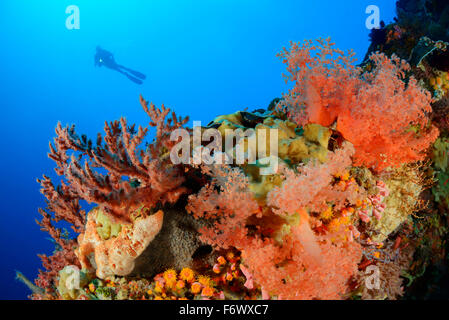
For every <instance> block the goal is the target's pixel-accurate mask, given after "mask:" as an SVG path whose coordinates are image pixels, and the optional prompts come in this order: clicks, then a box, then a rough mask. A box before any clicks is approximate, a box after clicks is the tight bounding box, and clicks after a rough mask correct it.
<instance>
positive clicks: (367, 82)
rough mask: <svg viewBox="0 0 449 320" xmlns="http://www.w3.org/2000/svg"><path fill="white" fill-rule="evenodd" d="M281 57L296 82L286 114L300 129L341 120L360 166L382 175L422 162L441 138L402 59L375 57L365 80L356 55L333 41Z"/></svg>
mask: <svg viewBox="0 0 449 320" xmlns="http://www.w3.org/2000/svg"><path fill="white" fill-rule="evenodd" d="M314 51H316V55H315V56H312V53H313V52H314ZM280 56H281V58H282V59H283V61H284V62H285V63H286V64H287V70H288V71H289V76H288V77H287V79H288V80H291V81H294V82H295V86H294V87H293V89H291V90H290V91H289V93H288V94H287V95H285V100H284V102H283V103H282V104H281V105H280V108H281V109H283V110H284V111H286V112H287V114H288V115H289V116H290V118H292V119H293V120H294V121H296V122H297V123H298V124H300V125H304V124H307V123H318V124H321V125H324V126H328V125H330V124H332V123H333V122H334V121H335V120H337V130H338V131H340V133H341V134H342V135H343V137H344V138H345V139H346V140H348V141H350V142H352V143H353V144H354V147H355V149H356V153H355V155H354V164H355V165H364V166H366V167H369V168H372V169H374V170H375V171H378V172H379V171H382V170H383V169H385V168H386V167H389V166H392V167H397V166H399V165H401V164H404V163H409V162H414V161H417V160H422V159H424V157H425V151H426V149H427V148H428V147H429V145H430V144H431V143H432V142H433V141H434V140H435V139H436V137H437V136H438V130H437V128H436V127H434V126H433V125H431V124H430V122H429V113H430V112H431V111H432V108H431V106H430V102H431V97H430V94H429V93H428V92H427V91H426V90H424V89H422V88H421V87H420V86H419V85H418V83H417V81H416V80H415V79H414V78H413V77H409V78H408V79H406V72H407V71H408V70H409V68H410V66H409V65H408V64H407V63H406V62H405V61H402V60H400V59H399V58H398V57H396V56H393V57H392V58H388V57H386V56H385V55H384V54H380V53H376V54H373V55H371V57H370V60H371V62H370V63H371V64H370V65H369V67H370V68H371V71H367V72H365V73H363V74H362V70H361V69H358V68H355V67H354V66H352V63H353V60H352V57H353V54H352V53H349V54H348V55H344V54H343V53H342V52H341V51H339V50H337V49H334V48H333V44H332V43H330V41H329V40H326V41H324V40H319V41H318V45H316V46H315V45H313V43H312V42H306V43H305V44H303V45H302V46H300V45H299V44H295V43H293V44H292V45H291V48H290V49H289V50H288V49H284V51H283V52H282V53H281V54H280ZM406 80H407V84H406Z"/></svg>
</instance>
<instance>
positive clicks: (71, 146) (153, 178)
mask: <svg viewBox="0 0 449 320" xmlns="http://www.w3.org/2000/svg"><path fill="white" fill-rule="evenodd" d="M140 101H141V104H142V106H143V108H144V109H145V111H146V113H147V114H148V115H149V116H150V119H151V122H150V124H149V125H150V127H156V138H155V140H154V142H153V143H151V144H149V146H148V149H147V150H141V149H138V147H139V145H140V144H141V143H142V141H143V139H144V138H145V136H146V134H147V132H148V128H142V127H139V129H138V131H137V132H136V131H135V129H134V126H131V127H128V125H127V122H126V120H125V119H124V118H122V119H121V120H120V122H119V121H114V122H111V123H109V124H108V123H106V124H105V132H106V136H105V137H104V142H105V144H104V145H103V138H102V136H101V135H100V134H99V135H98V138H97V145H96V146H95V147H93V145H92V142H91V141H90V140H88V139H87V138H86V136H84V135H83V136H81V137H79V136H78V135H77V134H76V132H75V128H74V126H72V127H65V128H63V127H62V126H61V125H60V124H58V126H57V128H56V134H57V137H56V138H55V140H54V142H55V145H54V146H52V145H50V150H51V153H50V154H49V157H50V158H51V159H53V160H54V161H55V162H56V163H57V168H56V172H57V173H58V175H64V176H65V178H66V180H67V183H66V184H64V182H63V184H62V186H61V187H60V188H56V189H55V188H54V187H53V186H52V183H51V181H50V179H49V178H47V177H44V179H43V180H39V182H40V183H41V185H42V186H43V189H42V192H43V193H44V194H45V195H46V196H47V199H48V200H49V209H50V210H52V211H54V212H55V216H56V217H57V218H58V219H64V220H67V221H69V222H74V223H75V226H76V227H77V228H78V229H79V227H80V225H81V223H80V220H81V219H80V218H79V217H78V215H79V216H80V217H83V216H84V213H78V212H77V210H78V209H79V205H78V200H80V199H83V200H86V201H88V202H92V203H96V204H98V205H99V206H101V207H102V209H103V210H104V212H106V213H107V214H109V215H110V216H111V217H112V218H113V219H115V220H116V221H117V222H123V223H129V222H130V219H131V214H132V210H133V209H135V207H136V206H138V205H139V206H140V205H144V206H146V207H148V208H151V207H153V206H154V205H155V204H157V203H162V204H163V203H166V202H170V203H173V202H176V201H177V199H178V198H179V196H180V195H181V194H183V193H184V192H185V191H186V189H185V188H184V187H183V186H182V183H183V182H184V177H183V174H182V171H181V169H180V168H179V167H177V166H173V165H172V164H171V162H170V159H169V157H168V154H167V151H168V150H170V148H171V146H172V145H173V144H174V143H175V142H173V141H170V132H171V131H173V130H175V129H177V128H179V127H181V126H182V125H184V124H185V123H186V122H187V119H178V118H177V117H176V115H175V114H174V113H173V114H172V117H171V118H169V119H166V118H167V116H168V114H169V112H170V109H167V108H165V107H164V106H163V105H162V107H161V109H157V108H155V106H154V105H153V104H151V105H150V107H148V104H147V103H146V101H144V100H143V98H142V97H141V100H140ZM69 150H72V151H73V152H75V153H77V155H75V153H74V154H72V155H71V156H69V154H68V151H69ZM83 158H85V159H86V160H85V163H84V165H82V164H81V160H82V159H83ZM93 168H104V169H106V171H107V174H102V173H100V172H99V171H96V170H94V169H93ZM122 177H126V178H127V179H122ZM56 191H58V192H56ZM83 220H84V218H83Z"/></svg>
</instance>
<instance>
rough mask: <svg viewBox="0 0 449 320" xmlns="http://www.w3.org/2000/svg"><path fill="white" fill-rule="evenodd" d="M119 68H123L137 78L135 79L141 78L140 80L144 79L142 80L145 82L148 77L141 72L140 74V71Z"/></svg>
mask: <svg viewBox="0 0 449 320" xmlns="http://www.w3.org/2000/svg"><path fill="white" fill-rule="evenodd" d="M119 67H120V68H122V69H124V70H126V71H127V72H129V73H131V74H132V75H133V76H135V77H137V78H140V79H142V80H145V79H146V77H147V76H146V75H144V74H143V73H141V72H139V71H135V70H132V69H129V68H127V67H124V66H122V65H119Z"/></svg>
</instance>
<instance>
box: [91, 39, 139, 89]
mask: <svg viewBox="0 0 449 320" xmlns="http://www.w3.org/2000/svg"><path fill="white" fill-rule="evenodd" d="M94 59H95V66H96V67H97V66H98V67H101V66H105V67H106V68H109V69H111V70H115V71H117V72H120V73H121V74H124V75H125V76H126V77H127V78H128V79H129V80H131V81H132V82H134V83H137V84H142V83H143V81H142V80H145V78H146V76H145V75H144V74H143V73H140V72H138V71H135V70H131V69H129V68H127V67H125V66H122V65H120V64H117V63H116V62H115V60H114V55H113V54H112V53H110V52H109V51H106V50H104V49H102V48H100V47H99V46H97V52H96V53H95V57H94Z"/></svg>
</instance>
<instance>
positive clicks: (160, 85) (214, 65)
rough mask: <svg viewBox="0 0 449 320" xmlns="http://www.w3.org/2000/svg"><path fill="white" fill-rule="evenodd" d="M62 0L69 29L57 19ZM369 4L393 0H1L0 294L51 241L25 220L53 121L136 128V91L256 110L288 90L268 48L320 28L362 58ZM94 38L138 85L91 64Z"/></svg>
mask: <svg viewBox="0 0 449 320" xmlns="http://www.w3.org/2000/svg"><path fill="white" fill-rule="evenodd" d="M70 5H75V6H76V7H77V8H78V9H79V23H80V24H79V29H68V28H67V26H66V20H67V18H68V17H69V16H70V12H69V13H66V9H67V7H68V6H70ZM369 5H376V6H378V7H379V9H380V18H381V19H382V20H384V21H385V22H386V23H388V22H391V21H392V20H393V18H394V16H395V12H394V7H395V1H394V0H376V1H372V0H369V1H368V0H345V1H332V0H321V1H306V0H294V1H293V0H285V1H284V0H276V1H274V0H272V1H268V0H257V1H255V0H254V1H253V0H251V1H250V0H223V1H222V0H213V1H212V0H208V1H207V0H203V1H200V0H183V1H181V0H180V1H172V0H164V1H162V0H158V1H156V0H126V1H125V0H121V1H118V0H107V1H106V0H70V1H66V0H58V1H55V0H1V1H0V110H1V113H0V119H1V125H0V152H1V155H0V179H1V180H0V182H1V183H0V219H1V222H0V299H26V297H27V295H28V294H29V293H30V292H29V291H28V289H27V288H26V287H25V286H24V285H23V284H22V283H20V282H18V281H17V280H15V270H20V271H21V272H22V273H23V274H24V275H25V276H27V277H28V278H30V279H34V278H35V277H36V276H37V273H38V269H39V268H41V261H40V259H39V258H38V257H37V254H38V253H46V254H51V252H52V251H53V248H54V246H53V244H52V242H51V241H49V240H48V235H47V234H45V233H43V232H41V231H40V230H39V226H38V225H37V224H36V223H35V219H38V218H39V214H38V212H37V209H38V207H42V206H44V198H43V196H42V195H41V194H40V193H39V185H38V184H37V183H36V178H39V177H41V176H42V174H46V175H49V176H50V177H53V178H54V177H56V174H55V172H54V171H53V167H54V164H53V162H52V161H51V160H50V159H48V158H47V152H48V143H49V141H50V140H52V139H53V137H54V128H55V126H56V124H57V122H58V121H60V122H62V124H63V125H65V124H68V123H70V124H71V123H75V124H76V127H77V130H78V131H79V132H80V133H85V134H87V135H88V136H89V137H92V138H95V137H96V134H97V132H101V131H102V129H103V125H104V121H106V120H108V121H111V120H116V119H119V118H120V117H121V116H125V117H126V118H127V119H128V121H129V122H130V123H136V124H140V125H146V124H147V123H148V118H147V116H146V114H145V113H144V111H143V109H142V108H141V106H140V105H139V94H142V95H143V96H144V97H145V98H146V99H147V100H150V101H152V102H154V103H155V104H157V105H159V104H161V103H164V104H165V105H166V106H168V107H170V108H172V109H173V110H175V111H176V112H177V113H178V115H189V116H190V119H191V121H192V120H196V121H202V122H203V123H208V122H209V121H210V120H212V119H213V118H214V117H215V116H217V115H220V114H225V113H232V112H235V111H237V110H241V109H244V108H249V109H250V110H251V109H256V108H260V107H262V108H265V107H267V106H268V104H269V103H270V101H271V100H272V99H273V98H275V97H279V96H281V94H282V93H283V92H285V91H286V90H287V88H288V85H286V84H285V82H284V80H283V78H282V72H283V71H284V66H283V65H282V63H281V61H280V60H279V59H278V58H277V57H276V53H278V52H279V51H280V50H281V49H282V47H283V46H286V45H288V43H289V41H291V40H292V41H302V40H304V39H316V38H318V37H324V38H325V37H329V36H330V37H331V38H332V39H333V41H334V42H335V43H336V45H337V46H338V47H339V48H341V49H344V50H347V49H354V51H355V52H356V54H357V55H356V57H357V58H358V59H359V61H360V59H363V57H364V55H365V53H366V50H367V48H368V45H369V41H368V34H369V30H368V29H367V28H366V26H365V21H366V19H367V17H368V14H366V13H365V10H366V8H367V6H369ZM97 46H100V47H101V48H103V49H105V50H108V51H110V52H112V53H113V54H114V57H115V60H116V62H117V63H119V64H121V65H124V66H126V67H128V68H131V69H133V70H137V71H139V72H141V73H144V74H145V75H146V79H145V80H144V82H143V84H140V85H139V84H136V83H135V82H132V81H130V80H129V79H128V78H127V77H126V76H124V75H122V74H120V73H118V72H115V71H113V70H109V69H106V68H104V67H101V68H99V67H95V65H94V55H95V52H96V47H97Z"/></svg>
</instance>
